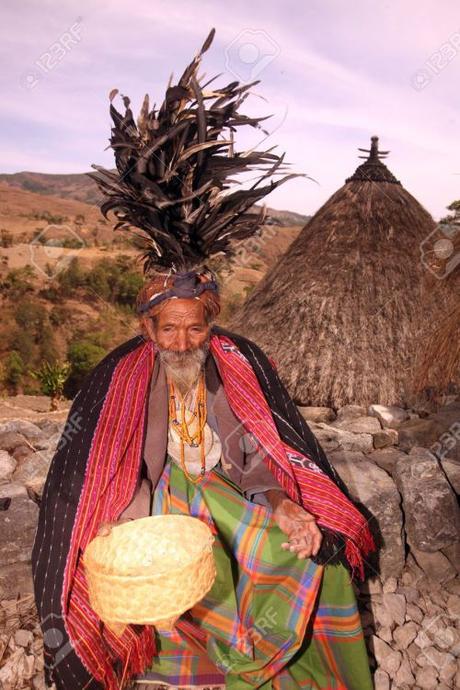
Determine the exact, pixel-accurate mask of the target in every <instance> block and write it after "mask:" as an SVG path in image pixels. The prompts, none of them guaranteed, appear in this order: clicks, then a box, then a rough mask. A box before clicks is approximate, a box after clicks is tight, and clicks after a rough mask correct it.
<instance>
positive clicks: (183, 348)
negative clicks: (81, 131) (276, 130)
mask: <svg viewBox="0 0 460 690" xmlns="http://www.w3.org/2000/svg"><path fill="white" fill-rule="evenodd" d="M214 33H215V31H214V29H213V30H212V31H211V32H210V34H209V36H208V37H207V39H206V40H205V42H204V44H203V46H202V48H201V50H200V51H199V52H198V54H197V55H196V56H195V58H194V59H193V60H192V62H191V63H190V65H188V67H187V68H186V69H185V71H184V73H183V74H182V76H181V77H180V79H179V81H178V83H177V84H172V78H171V79H170V81H169V83H168V87H167V90H166V94H165V98H164V101H163V103H162V104H161V106H160V107H159V108H158V109H157V108H156V106H154V107H153V109H151V110H150V109H149V98H148V96H146V97H145V99H144V102H143V105H142V108H141V112H140V114H139V117H138V118H137V120H135V119H134V116H133V113H132V110H131V108H130V100H129V98H128V97H127V96H123V102H124V105H125V109H126V112H125V113H124V114H123V115H122V114H121V113H119V112H118V111H117V110H116V109H115V107H114V106H113V104H112V101H113V99H114V98H115V96H116V94H117V93H118V91H117V89H114V90H112V91H111V93H110V101H111V105H110V113H111V116H112V119H113V123H114V126H113V128H112V136H111V144H112V147H113V149H114V152H115V162H116V171H115V172H114V171H112V170H104V169H103V168H100V167H99V166H94V167H96V170H97V174H95V175H93V177H94V179H95V180H96V182H97V184H98V185H99V188H100V190H101V192H102V194H103V197H104V201H103V203H102V205H101V209H102V211H103V213H104V215H107V213H108V212H109V211H112V212H113V213H114V214H115V216H116V218H117V221H118V222H117V224H116V226H115V229H117V228H123V229H132V228H137V229H138V230H139V231H140V232H141V233H144V238H145V240H146V245H145V251H144V254H143V258H144V273H145V275H146V278H147V282H146V284H145V285H144V287H143V289H142V290H141V292H140V294H139V297H138V305H137V306H138V313H139V314H140V315H141V326H142V335H139V336H136V337H134V338H132V339H131V340H129V341H128V342H126V343H122V344H121V345H120V346H119V347H117V348H116V349H115V350H113V351H112V352H110V353H109V354H108V355H107V356H106V357H105V358H104V359H103V360H102V361H101V362H100V363H99V364H98V365H97V366H96V367H95V368H94V370H93V371H92V372H91V373H90V374H89V375H88V377H87V379H86V380H85V382H84V384H83V386H82V388H81V390H80V391H79V392H78V394H77V396H76V397H75V399H74V401H73V405H72V408H71V410H70V412H69V418H68V420H67V424H66V427H65V429H64V433H63V435H62V439H61V442H60V443H59V445H58V450H57V452H56V454H55V456H54V458H53V460H52V463H51V466H50V469H49V473H48V476H47V479H46V483H45V487H44V491H43V498H42V503H41V506H40V515H39V524H38V528H37V533H36V537H35V542H34V548H33V553H32V566H33V575H34V587H35V598H36V603H37V608H38V612H39V615H40V620H41V625H42V629H43V633H44V652H45V672H46V680H47V683H48V684H49V683H51V682H52V681H54V682H55V683H56V686H57V688H58V690H122V688H124V687H125V686H126V684H127V683H129V682H131V681H133V682H134V681H139V682H140V683H141V684H154V685H155V684H156V685H160V687H161V686H163V687H165V686H166V687H168V688H187V689H190V688H197V689H201V690H204V689H205V688H211V687H213V688H215V687H217V688H221V687H224V686H225V687H226V688H227V689H228V690H245V689H248V690H249V688H258V689H260V690H296V688H299V689H300V688H311V689H313V688H314V689H319V690H330V689H331V688H335V689H336V690H345V689H347V690H370V688H371V687H372V683H371V678H370V672H369V666H368V660H367V654H366V649H365V645H364V640H363V633H362V629H361V625H360V619H359V614H358V610H357V605H356V599H355V597H354V592H353V588H352V584H351V579H350V573H351V577H353V576H354V574H355V573H357V574H358V575H360V576H361V577H363V576H364V567H363V564H364V559H365V556H366V555H367V553H368V552H369V551H371V550H372V549H373V548H374V546H375V545H374V543H373V539H372V536H371V534H370V532H369V529H368V526H367V521H366V519H365V517H364V515H363V514H362V513H361V511H360V509H358V506H356V505H355V504H354V502H353V500H352V499H351V497H350V496H349V494H348V491H347V488H346V486H345V485H344V484H343V482H342V481H341V480H340V478H339V476H338V475H337V473H336V472H335V470H334V469H333V468H332V467H331V465H330V464H329V462H328V459H327V457H326V456H325V454H324V452H323V450H322V448H321V446H320V444H319V443H318V441H317V439H316V438H315V437H314V435H313V434H312V432H311V430H310V428H309V427H308V424H307V423H306V422H305V420H304V419H303V418H302V416H301V415H300V413H299V411H298V410H297V407H296V405H295V404H294V402H293V401H292V400H291V398H290V396H289V394H288V392H287V390H286V389H285V387H284V386H283V384H282V382H281V381H280V379H279V377H278V375H277V372H276V367H275V366H274V363H273V362H272V361H271V360H270V358H269V357H268V356H267V355H266V354H265V353H264V352H262V350H261V349H260V348H259V347H258V346H257V344H256V343H253V342H251V341H250V340H248V339H247V338H245V337H244V336H242V335H239V334H236V333H231V332H228V331H226V330H224V329H223V328H222V327H221V326H219V325H217V323H216V322H215V320H216V318H217V316H218V315H219V312H220V297H219V289H218V284H217V280H216V277H215V275H214V274H213V273H212V272H211V271H209V269H208V267H207V265H206V263H205V262H206V261H207V260H208V259H211V258H212V257H214V256H216V257H217V256H218V257H220V259H222V257H223V256H224V257H225V256H226V257H228V258H230V257H232V256H233V255H234V245H236V243H237V242H239V241H240V240H242V239H245V238H248V237H251V235H254V234H255V233H256V232H257V231H258V230H260V229H261V228H262V225H263V222H264V217H265V213H264V212H262V213H261V212H260V210H258V209H254V208H253V207H254V204H256V202H258V201H260V200H261V199H263V198H264V196H265V195H267V194H269V193H270V192H271V191H272V190H274V189H275V188H276V187H278V186H279V185H280V184H282V183H284V182H285V181H287V180H289V179H291V178H292V177H295V176H296V175H295V174H293V173H290V174H288V175H285V176H283V177H282V178H281V179H277V180H276V181H274V180H273V179H272V177H273V176H274V175H277V174H278V173H279V172H281V171H282V170H283V169H284V167H283V166H284V162H283V161H284V154H283V155H282V156H277V155H276V154H274V153H273V152H272V148H270V149H269V150H267V151H265V150H262V151H258V150H255V148H254V147H252V148H251V149H250V150H248V151H242V152H239V151H236V150H235V146H234V133H235V131H236V130H237V128H238V127H240V126H246V125H247V126H249V127H251V128H259V129H261V126H260V121H261V120H263V119H265V118H257V117H253V116H249V117H248V116H246V115H244V114H242V113H240V112H239V110H238V109H239V106H240V105H241V104H242V103H243V102H244V100H245V99H246V97H247V96H248V94H249V91H248V89H249V87H250V86H252V84H243V85H239V83H238V82H235V81H232V82H230V83H229V84H228V85H226V86H222V87H219V88H217V87H215V86H213V87H211V88H209V84H210V82H211V81H213V79H211V80H208V81H206V84H204V85H202V84H201V79H202V78H201V77H200V76H199V75H198V69H199V67H200V62H201V58H202V55H203V53H204V52H205V51H206V50H208V48H209V47H210V45H211V42H212V40H213V37H214ZM255 83H257V82H255ZM210 102H211V104H210V105H208V104H209V103H210ZM264 131H265V130H264ZM266 133H267V134H268V132H266ZM256 170H260V171H262V174H261V175H260V177H259V178H258V179H257V180H256V181H255V182H253V177H254V172H255V171H256ZM241 172H246V173H250V177H251V181H250V182H251V184H250V187H249V188H248V189H245V188H243V187H242V186H241V185H238V186H237V188H236V189H234V188H233V183H234V182H235V176H237V175H238V174H239V173H241ZM136 234H138V233H136ZM137 241H138V238H137ZM161 271H167V273H164V272H163V273H162V272H161ZM162 513H179V514H185V515H191V516H194V517H195V518H198V519H200V520H203V521H205V522H206V523H207V524H208V525H209V527H210V528H211V529H212V532H213V534H214V535H215V543H214V545H213V552H214V558H215V562H216V567H217V577H216V580H215V582H214V584H213V586H212V588H211V589H210V591H209V592H208V593H207V594H206V596H205V597H204V598H203V599H202V600H201V601H200V602H198V603H197V604H196V605H195V606H193V607H192V608H191V609H190V610H188V611H186V612H185V613H184V614H183V615H182V616H180V618H179V620H178V621H177V622H176V624H175V626H174V629H173V630H172V631H168V632H167V631H164V630H161V629H158V630H157V629H156V628H154V627H152V626H150V625H134V624H131V625H127V626H125V628H124V629H123V631H118V633H119V634H117V631H116V630H115V629H114V628H113V627H109V626H106V625H105V624H104V622H103V621H102V620H101V619H99V617H98V616H97V614H96V613H95V611H94V610H93V608H92V607H91V604H90V600H89V595H88V583H87V580H86V577H85V571H84V567H83V559H82V558H81V556H82V554H83V553H84V551H85V548H86V546H87V545H88V543H89V542H91V541H92V539H94V537H95V536H97V535H98V534H99V535H101V536H103V535H104V534H107V533H108V532H109V531H110V528H111V526H112V525H114V524H117V523H119V522H121V521H124V520H128V519H134V520H135V519H136V518H138V517H142V516H148V515H152V514H162ZM349 571H350V572H349Z"/></svg>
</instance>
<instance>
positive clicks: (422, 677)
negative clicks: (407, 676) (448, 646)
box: [415, 666, 438, 690]
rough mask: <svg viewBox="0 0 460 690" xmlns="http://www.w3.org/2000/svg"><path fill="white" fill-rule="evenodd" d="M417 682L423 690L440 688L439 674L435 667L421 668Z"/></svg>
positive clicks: (416, 678)
mask: <svg viewBox="0 0 460 690" xmlns="http://www.w3.org/2000/svg"><path fill="white" fill-rule="evenodd" d="M415 682H416V683H417V685H418V686H419V688H422V690H436V688H437V687H438V674H437V673H436V669H435V668H434V667H433V666H426V667H424V668H419V670H418V671H417V675H416V677H415Z"/></svg>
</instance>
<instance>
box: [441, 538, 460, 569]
mask: <svg viewBox="0 0 460 690" xmlns="http://www.w3.org/2000/svg"><path fill="white" fill-rule="evenodd" d="M459 539H460V535H459ZM442 553H443V554H444V556H446V558H448V559H449V562H450V564H451V565H452V566H453V568H454V570H455V571H456V572H457V573H460V541H456V542H455V544H451V545H450V546H446V548H445V549H442Z"/></svg>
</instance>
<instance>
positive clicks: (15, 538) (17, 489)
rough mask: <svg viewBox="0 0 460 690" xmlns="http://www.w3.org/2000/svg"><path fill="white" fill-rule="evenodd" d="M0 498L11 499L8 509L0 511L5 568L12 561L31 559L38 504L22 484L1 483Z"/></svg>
mask: <svg viewBox="0 0 460 690" xmlns="http://www.w3.org/2000/svg"><path fill="white" fill-rule="evenodd" d="M0 498H10V499H11V502H10V504H9V506H8V509H7V510H1V511H0V563H1V564H2V568H3V566H5V565H8V564H10V563H16V562H17V561H28V560H29V559H30V554H31V549H32V545H33V542H34V538H35V531H36V526H37V521H38V506H37V504H36V503H34V502H33V501H31V500H30V498H29V496H28V493H27V490H26V488H25V487H24V486H21V485H20V484H15V483H10V484H1V485H0Z"/></svg>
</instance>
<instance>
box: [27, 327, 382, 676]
mask: <svg viewBox="0 0 460 690" xmlns="http://www.w3.org/2000/svg"><path fill="white" fill-rule="evenodd" d="M235 340H236V343H238V344H235V342H233V341H232V338H231V337H229V336H228V335H227V334H225V333H223V332H222V329H217V328H214V330H213V334H212V336H211V352H212V354H213V356H214V357H215V359H216V361H217V362H218V366H219V371H220V373H221V376H222V378H223V383H224V388H225V392H226V394H227V396H228V399H229V402H230V405H231V407H232V409H233V411H234V413H235V414H236V416H237V417H238V418H239V419H240V421H241V422H242V424H243V425H244V426H245V427H247V428H248V430H249V431H251V432H252V433H253V435H254V437H255V438H256V440H257V441H258V443H259V445H260V447H261V448H262V449H263V451H264V452H265V453H266V455H265V457H264V462H266V463H267V466H268V468H269V469H270V470H271V471H272V472H273V474H274V475H275V476H276V478H277V479H278V481H279V483H280V484H281V485H282V486H283V487H285V489H286V491H287V493H288V494H289V495H290V496H291V497H292V498H293V499H294V500H296V501H297V502H299V503H301V504H302V505H304V506H305V507H306V508H307V509H308V510H310V512H312V513H313V514H314V515H315V517H316V519H317V523H318V525H319V527H320V529H321V531H322V534H323V543H322V545H321V549H320V553H321V552H324V556H325V558H324V560H322V561H321V562H322V563H327V562H329V563H330V564H332V562H333V560H331V559H334V557H335V555H337V553H339V555H340V551H341V547H340V545H341V544H342V545H344V546H345V549H344V551H345V556H346V558H347V559H348V560H347V566H348V564H350V565H351V566H352V568H354V569H356V570H359V571H361V574H362V560H363V557H365V556H366V554H367V553H368V551H369V550H372V547H373V546H374V544H373V541H372V537H371V535H370V532H369V530H368V528H367V523H366V520H365V518H364V516H363V515H362V514H361V513H360V511H359V510H358V509H357V508H356V506H355V505H354V504H353V501H352V500H351V498H350V497H347V495H346V487H341V486H340V484H341V483H340V481H339V479H338V478H337V477H336V476H335V474H336V473H335V471H334V470H333V469H332V468H331V467H330V465H329V463H328V461H327V459H326V458H325V456H324V453H322V450H321V448H320V445H319V444H318V442H317V441H316V439H315V438H314V436H313V434H312V433H311V431H310V430H309V428H308V425H307V424H306V422H305V421H304V420H303V419H301V416H300V414H299V413H298V411H296V408H295V405H294V403H293V402H292V401H291V400H290V399H289V396H288V394H287V392H286V391H285V389H284V388H283V387H282V385H281V383H280V382H279V380H278V379H277V378H276V375H275V374H274V370H273V368H272V366H271V365H270V363H269V362H268V360H267V361H265V360H266V358H265V355H264V354H263V353H262V351H261V350H260V349H259V348H257V346H256V345H255V344H254V343H252V342H251V341H249V340H245V339H243V338H242V337H241V336H235ZM243 349H244V354H243V352H242V350H243ZM155 355H156V352H155V347H154V343H153V342H151V341H148V342H144V341H143V340H142V338H135V339H133V340H132V341H129V342H128V343H126V344H124V345H123V346H120V348H118V349H117V350H115V351H113V352H112V353H110V355H108V356H107V358H105V360H103V361H102V362H101V363H100V364H99V365H98V366H97V367H96V368H95V370H94V372H93V373H92V374H91V376H90V377H89V378H88V381H87V382H85V385H84V386H83V388H82V391H81V393H80V394H79V396H78V398H77V399H76V400H75V401H74V404H73V406H72V408H71V411H70V413H69V420H70V422H72V419H73V416H74V415H75V414H77V417H78V428H79V429H80V428H81V432H79V433H75V430H74V429H73V428H72V425H71V428H70V430H69V433H68V435H67V437H65V436H64V435H63V438H62V441H63V443H61V442H60V443H59V444H58V450H57V452H56V454H55V456H54V457H53V460H52V463H51V466H50V471H49V473H48V477H47V480H46V482H45V487H44V492H43V500H42V503H41V506H40V515H39V524H38V526H37V532H36V538H35V542H34V548H33V552H32V568H33V576H34V590H35V597H36V602H37V609H38V611H39V615H40V620H41V625H42V630H43V633H44V635H45V636H46V639H47V640H49V639H52V638H51V635H55V636H56V635H57V633H59V634H58V635H57V636H58V637H59V639H60V642H59V643H58V642H57V640H56V643H55V644H50V645H48V644H45V649H44V653H45V662H46V666H45V670H46V673H47V680H52V681H53V682H55V683H56V686H57V688H58V690H68V688H69V687H72V690H120V688H121V687H122V686H123V684H124V683H126V682H127V681H129V679H130V678H131V677H132V676H133V675H135V674H137V673H141V672H142V671H143V670H144V669H145V668H146V667H147V666H148V664H149V663H150V662H151V660H152V658H153V657H154V655H155V654H156V651H157V650H156V647H155V642H154V640H153V638H152V635H151V634H150V633H151V631H150V629H149V627H148V626H132V625H130V626H127V627H126V629H125V632H124V633H123V635H122V636H121V637H117V636H116V635H115V634H114V633H112V632H111V631H110V630H108V629H101V621H100V620H99V618H98V616H97V615H96V614H95V612H94V611H93V609H92V607H91V606H90V603H89V596H88V586H87V582H86V578H85V573H84V569H83V565H82V562H81V555H82V553H83V551H84V549H85V548H86V545H87V544H88V543H89V542H90V541H91V540H92V539H93V538H94V537H95V535H96V533H97V530H98V527H99V525H100V524H101V523H102V522H105V521H107V522H112V521H115V520H117V519H118V516H119V515H120V514H121V513H122V512H123V511H124V509H125V508H126V507H127V506H128V505H129V503H130V502H131V500H132V498H133V496H134V493H135V491H136V488H137V480H138V477H139V472H140V467H141V462H142V448H143V438H144V432H145V423H146V400H147V398H148V385H149V381H150V378H151V374H152V371H153V366H154V360H155ZM256 371H257V375H256V373H255V372H256ZM275 420H276V421H275ZM335 539H337V542H335V541H334V540H335ZM342 539H343V540H344V541H342ZM329 546H331V547H332V546H333V547H334V549H332V548H331V549H329ZM336 546H338V550H337V548H336ZM319 556H320V554H318V556H317V557H316V560H317V561H318V562H319ZM317 564H318V563H317Z"/></svg>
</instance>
